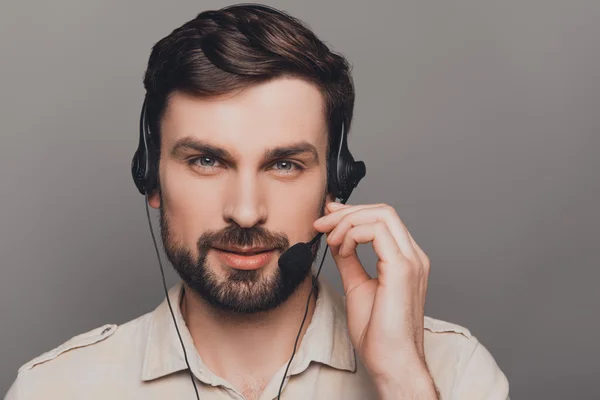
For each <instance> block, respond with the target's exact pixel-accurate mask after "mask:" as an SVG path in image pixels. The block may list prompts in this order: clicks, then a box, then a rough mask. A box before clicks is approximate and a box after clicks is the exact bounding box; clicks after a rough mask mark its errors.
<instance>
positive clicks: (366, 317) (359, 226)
mask: <svg viewBox="0 0 600 400" xmlns="http://www.w3.org/2000/svg"><path fill="white" fill-rule="evenodd" d="M314 228H315V229H316V230H317V231H319V232H326V233H327V243H328V244H329V246H330V247H331V253H332V255H333V258H334V260H335V262H336V264H337V266H338V269H339V271H340V275H341V278H342V282H343V285H344V292H345V294H346V310H347V315H348V330H349V333H350V338H351V340H352V343H353V345H354V347H355V348H356V349H357V351H358V353H359V356H360V358H361V360H362V361H363V363H364V365H365V367H366V368H367V370H368V371H369V373H370V374H371V376H372V378H373V380H374V382H375V384H376V386H377V388H378V390H379V392H380V395H381V397H382V399H411V400H412V399H416V398H419V399H437V398H438V396H437V394H436V389H435V386H434V383H433V380H432V378H431V376H430V374H429V372H428V370H427V365H426V363H425V352H424V348H423V319H424V308H425V295H426V292H427V280H428V277H429V267H430V263H429V258H428V257H427V255H425V253H424V252H423V250H421V248H420V247H419V245H417V243H416V242H415V241H414V239H413V238H412V236H411V235H410V233H409V232H408V230H407V229H406V227H405V226H404V224H403V223H402V221H400V218H399V217H398V214H397V213H396V211H395V210H394V208H393V207H390V206H388V205H385V204H374V205H359V206H351V205H343V204H340V203H329V204H327V209H326V215H325V216H323V217H321V218H319V219H318V220H316V221H315V223H314ZM369 242H371V243H372V245H373V249H374V250H375V253H376V255H377V258H378V261H377V275H378V277H377V278H371V277H370V276H369V274H368V273H367V272H366V271H365V269H364V268H363V266H362V264H361V262H360V260H359V259H358V256H357V254H356V247H357V246H358V244H359V243H369Z"/></svg>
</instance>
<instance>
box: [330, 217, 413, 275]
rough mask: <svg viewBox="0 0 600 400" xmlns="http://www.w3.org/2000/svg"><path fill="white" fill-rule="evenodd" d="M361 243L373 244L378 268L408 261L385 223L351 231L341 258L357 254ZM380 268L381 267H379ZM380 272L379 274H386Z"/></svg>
mask: <svg viewBox="0 0 600 400" xmlns="http://www.w3.org/2000/svg"><path fill="white" fill-rule="evenodd" d="M361 243H363V244H364V243H372V245H373V250H375V254H376V255H377V258H378V259H379V261H380V262H378V263H377V264H378V266H379V265H381V264H383V265H387V264H389V265H394V266H397V265H399V264H401V263H404V262H406V261H407V259H406V257H404V255H403V254H402V252H401V251H400V248H399V247H398V245H397V244H396V241H395V240H394V238H393V237H392V234H391V233H390V231H389V229H388V227H387V225H386V224H385V223H383V222H380V221H379V222H374V223H371V224H363V225H358V226H355V227H353V228H352V229H350V230H349V231H348V232H347V233H346V235H345V237H344V241H343V242H342V245H341V246H340V249H339V254H340V256H341V257H348V256H349V255H352V254H354V253H356V247H357V246H358V244H361ZM378 268H379V267H378ZM385 272H387V271H380V270H378V273H379V274H381V273H385Z"/></svg>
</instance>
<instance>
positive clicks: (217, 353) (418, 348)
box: [149, 78, 437, 399]
mask: <svg viewBox="0 0 600 400" xmlns="http://www.w3.org/2000/svg"><path fill="white" fill-rule="evenodd" d="M323 111H324V102H323V97H322V94H321V93H320V91H319V90H318V88H317V87H315V86H314V85H312V84H310V83H308V82H305V81H303V80H300V79H296V78H280V79H276V80H273V81H270V82H267V83H262V84H259V85H255V86H252V87H249V88H246V89H244V90H242V91H239V92H236V93H232V94H227V95H224V96H219V97H216V98H210V99H207V98H197V97H192V96H190V95H186V94H183V93H174V94H173V95H172V96H171V98H170V100H169V103H168V106H167V109H166V113H165V115H164V117H163V119H162V121H161V162H160V168H159V179H160V183H161V186H160V190H161V196H159V194H158V193H154V194H152V195H151V196H150V197H149V204H150V206H152V207H154V208H159V207H161V198H162V208H163V212H164V213H165V214H166V215H167V216H168V218H169V224H170V229H171V231H172V233H173V235H174V237H175V240H176V241H177V242H178V244H179V245H181V246H184V247H185V248H187V249H189V250H190V251H191V253H192V254H193V256H194V257H197V256H198V254H197V253H198V250H197V248H196V241H197V239H198V237H199V236H200V235H201V234H202V233H203V232H205V231H206V230H215V231H217V230H220V229H223V228H224V227H225V226H227V225H230V224H232V223H235V224H238V225H239V226H240V227H252V226H262V227H264V228H265V229H267V230H269V231H271V232H282V233H285V235H286V236H287V237H288V239H289V242H290V245H292V244H294V243H297V242H301V241H302V242H305V241H308V240H310V239H311V238H312V237H313V236H314V234H315V233H316V232H317V231H321V232H327V233H328V235H327V236H328V242H330V245H331V246H332V254H333V255H334V259H335V261H336V264H337V265H338V268H339V269H340V273H341V276H342V278H343V282H344V290H345V292H346V295H347V297H348V308H347V313H348V321H349V330H350V335H351V338H352V341H353V344H354V345H355V347H356V348H357V351H358V353H359V356H360V357H361V359H362V360H363V362H364V363H365V365H366V366H367V368H368V370H369V371H370V372H371V374H372V376H373V378H374V382H375V383H376V385H377V387H378V389H379V392H380V395H381V397H382V398H385V399H387V398H390V399H391V398H394V399H398V398H407V399H408V398H410V399H413V398H417V397H416V396H417V395H418V396H420V397H418V398H437V397H435V390H434V387H433V384H432V381H431V378H430V376H429V374H428V372H427V368H426V365H425V362H424V357H423V343H422V342H423V318H422V315H423V304H424V297H425V291H426V281H427V278H426V276H427V274H428V269H429V261H428V260H427V258H426V256H424V253H422V251H421V250H420V249H419V250H417V248H418V246H416V243H414V241H412V240H411V238H410V236H409V235H410V234H408V231H406V230H405V228H404V227H403V225H402V224H401V222H400V220H399V218H398V217H397V215H396V214H395V212H392V209H391V208H389V207H385V206H374V205H367V206H344V207H341V208H339V209H335V208H331V207H335V206H329V207H328V208H327V210H326V213H327V215H326V217H324V218H321V219H319V217H320V216H321V215H322V213H321V212H322V209H321V206H322V201H323V196H324V194H325V190H326V183H327V181H326V180H327V177H326V162H325V161H326V152H327V131H326V121H325V117H324V112H323ZM183 142H187V143H192V142H194V143H200V142H202V143H205V144H206V143H208V144H210V145H212V146H216V147H219V148H222V149H224V150H226V151H227V152H228V153H230V158H229V159H228V160H227V162H223V163H219V162H213V161H215V160H204V161H198V160H202V156H203V155H204V154H202V153H201V152H199V151H198V150H195V149H193V148H191V147H190V146H184V148H182V147H181V146H179V150H177V151H173V150H174V149H175V148H176V147H178V146H177V145H178V144H181V143H183ZM297 144H303V145H307V144H308V147H311V146H312V148H313V149H314V151H315V152H316V157H315V156H314V154H313V153H312V152H310V151H306V152H302V153H299V154H295V155H293V156H290V157H287V158H285V159H268V160H265V159H264V154H265V151H266V150H268V149H272V148H274V147H278V146H279V147H286V146H292V145H297ZM190 160H196V161H194V162H190ZM206 161H210V162H206ZM333 200H334V199H333V198H332V197H331V196H327V202H328V203H329V202H332V201H333ZM361 227H362V228H361ZM368 242H371V243H373V245H374V248H375V250H376V253H377V255H378V256H379V258H380V261H379V262H378V272H379V274H380V275H379V279H370V277H368V275H366V272H364V268H363V267H362V265H361V264H360V261H358V258H357V257H356V252H355V249H356V245H357V244H358V243H368ZM411 249H412V250H411ZM278 255H279V254H278ZM278 255H277V256H278ZM277 258H278V257H274V258H273V259H272V260H271V262H270V263H269V264H268V265H266V266H264V267H262V268H261V271H260V272H261V274H262V275H263V276H264V277H269V276H271V275H272V274H274V273H275V272H276V271H277V268H278V265H277ZM207 263H208V265H209V267H210V268H211V270H212V271H213V272H214V273H215V275H216V276H217V277H220V278H222V279H224V277H225V273H226V272H227V271H226V268H227V267H226V266H224V265H222V264H221V263H219V262H218V259H217V258H216V257H215V255H214V254H212V252H211V251H209V253H208V255H207ZM361 270H362V272H360V271H361ZM310 288H311V281H310V276H308V277H307V279H306V280H305V281H304V282H303V283H302V284H301V285H300V286H299V288H298V289H297V290H296V292H295V293H294V294H292V296H291V297H290V298H288V299H287V300H286V301H285V302H284V303H283V304H281V306H280V307H278V308H276V309H274V310H271V311H268V312H259V313H252V314H235V313H231V312H226V311H224V310H220V309H215V308H214V307H212V306H211V305H210V304H208V303H207V302H206V301H205V300H204V299H203V298H202V297H201V296H199V295H198V294H196V293H194V292H193V291H192V290H185V295H184V299H183V303H182V312H183V315H184V318H185V320H186V324H187V327H188V329H189V331H190V334H191V336H192V338H193V339H194V343H195V346H196V348H197V350H198V353H199V354H200V356H201V357H202V359H203V360H204V362H205V363H206V364H207V366H208V368H210V369H211V370H212V371H213V372H215V373H216V374H217V375H219V376H222V377H223V378H224V379H226V380H228V381H229V382H231V383H232V384H233V385H234V386H235V387H237V388H239V389H240V390H241V391H242V392H243V394H244V395H245V396H247V397H248V398H258V395H259V394H260V393H261V392H262V390H263V389H264V387H265V386H266V384H267V383H268V382H269V381H270V380H271V378H272V376H273V374H274V373H275V372H276V371H277V370H278V369H279V368H280V367H281V366H282V365H284V364H285V363H287V361H288V360H289V356H290V354H291V352H292V349H293V345H294V339H295V337H296V334H297V327H298V322H299V321H300V320H301V319H302V316H303V313H304V306H305V304H306V299H307V297H308V294H309V292H310ZM314 306H315V300H314V297H313V298H312V300H311V304H310V308H309V314H308V318H307V323H305V325H304V329H303V331H306V329H307V327H308V325H309V324H310V319H311V318H312V314H313V311H314ZM399 333H400V334H399ZM303 334H304V332H302V336H303ZM390 349H391V350H390ZM265 354H268V355H269V357H265Z"/></svg>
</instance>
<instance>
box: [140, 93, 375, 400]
mask: <svg viewBox="0 0 600 400" xmlns="http://www.w3.org/2000/svg"><path fill="white" fill-rule="evenodd" d="M147 99H148V94H147V93H146V96H145V97H144V102H143V104H142V111H141V114H140V137H139V143H138V147H137V150H136V151H135V154H134V155H133V159H132V160H131V175H132V177H133V182H134V183H135V186H136V187H137V189H138V191H139V192H140V193H141V194H143V195H144V197H145V206H146V216H147V218H148V225H149V227H150V234H151V235H152V241H153V243H154V249H155V251H156V257H157V258H158V263H159V266H160V272H161V276H162V282H163V288H164V292H165V296H166V298H167V304H168V306H169V311H170V312H171V317H172V319H173V323H174V324H175V330H176V331H177V336H178V337H179V342H180V343H181V347H182V349H183V355H184V358H185V363H186V365H187V369H188V372H189V374H190V379H191V380H192V385H193V386H194V391H195V393H196V398H197V399H198V400H199V399H200V396H199V394H198V388H197V387H196V381H195V379H194V375H193V373H192V370H191V368H190V364H189V361H188V357H187V352H186V350H185V345H184V344H183V339H182V338H181V333H180V332H179V327H178V326H177V322H176V319H175V314H174V313H173V307H172V306H171V301H170V299H169V294H168V289H167V283H166V280H165V273H164V269H163V266H162V261H161V258H160V253H159V251H158V245H157V244H156V237H155V235H154V230H153V228H152V222H151V219H150V211H149V209H148V196H149V194H150V193H152V191H153V190H155V188H156V182H157V181H158V180H157V174H158V168H157V166H156V165H151V164H152V162H151V161H150V159H151V156H152V154H153V153H151V151H155V152H159V151H160V149H154V148H152V147H151V143H152V142H151V136H150V133H151V132H150V126H149V122H148V117H147V114H146V111H147ZM333 146H334V147H333V148H337V151H336V153H335V154H336V157H335V158H334V157H328V160H327V163H328V171H329V172H328V174H329V176H331V179H328V181H329V192H330V193H331V194H333V195H334V196H335V197H336V199H339V200H340V202H341V203H343V204H345V203H346V201H348V198H349V197H350V195H351V194H352V191H353V190H354V189H355V188H356V186H357V185H358V183H359V182H360V180H361V179H362V178H364V176H365V175H366V167H365V163H364V162H362V161H354V157H353V156H352V154H351V153H350V150H349V149H348V139H347V135H346V131H345V129H344V123H343V122H342V124H341V133H340V136H339V139H338V140H337V142H336V143H333ZM154 159H158V157H154ZM322 235H323V233H318V234H317V235H316V236H315V237H314V238H313V239H312V240H311V241H310V242H307V243H303V242H301V243H297V244H295V245H293V246H292V247H290V248H289V249H288V250H286V251H285V252H284V253H283V254H282V255H281V256H280V258H279V265H280V266H281V265H285V264H289V265H290V266H292V267H294V266H297V267H301V266H302V265H306V264H305V263H310V262H312V261H311V258H312V251H311V247H312V246H313V245H314V244H315V243H316V241H317V240H319V239H320V238H321V236H322ZM327 248H328V246H326V247H325V250H324V252H323V257H322V258H321V263H320V265H319V268H318V271H317V274H316V276H315V278H314V279H313V285H312V288H311V291H310V293H309V295H308V299H307V301H306V308H305V311H304V317H303V319H302V323H301V325H300V329H299V330H298V334H297V336H296V340H295V343H294V350H293V352H292V355H291V357H290V360H289V361H288V364H287V367H286V369H285V372H284V373H283V378H282V380H281V385H280V386H279V393H278V395H277V399H280V397H281V392H282V390H283V385H284V383H285V378H286V377H287V372H288V370H289V368H290V365H291V363H292V360H293V358H294V355H295V353H296V348H297V345H298V341H299V339H300V334H301V332H302V328H303V326H304V323H305V321H306V317H307V315H308V309H309V305H310V298H311V296H312V294H313V292H314V291H315V289H316V287H317V279H318V277H319V274H320V273H321V267H322V266H323V261H324V260H325V255H326V253H327Z"/></svg>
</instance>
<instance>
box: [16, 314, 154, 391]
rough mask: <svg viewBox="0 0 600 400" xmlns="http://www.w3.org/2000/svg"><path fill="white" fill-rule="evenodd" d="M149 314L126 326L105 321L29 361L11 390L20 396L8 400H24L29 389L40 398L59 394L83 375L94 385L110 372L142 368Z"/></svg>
mask: <svg viewBox="0 0 600 400" xmlns="http://www.w3.org/2000/svg"><path fill="white" fill-rule="evenodd" d="M148 316H149V314H145V315H143V316H141V317H138V318H136V319H134V320H131V321H129V322H127V323H125V324H123V325H117V324H105V325H102V326H100V327H97V328H95V329H92V330H90V331H87V332H84V333H81V334H78V335H76V336H73V337H72V338H70V339H69V340H67V341H65V342H64V343H62V344H60V345H59V346H57V347H55V348H53V349H51V350H49V351H47V352H45V353H43V354H41V355H39V356H37V357H35V358H33V359H32V360H30V361H28V362H26V363H25V364H23V365H22V366H21V367H20V368H19V369H18V372H17V378H16V380H15V381H14V383H13V385H12V387H11V391H10V392H9V393H11V394H12V393H17V392H18V393H19V397H16V396H15V397H9V396H7V399H13V398H14V399H17V398H18V399H21V398H22V397H21V396H23V394H22V393H21V392H24V391H26V392H28V393H27V394H28V396H26V398H38V397H37V395H35V394H37V393H39V394H42V393H46V394H52V395H57V396H58V395H59V394H60V393H62V391H64V390H73V388H74V386H76V385H81V384H82V383H81V382H82V379H79V378H81V377H83V376H85V379H86V381H87V384H92V383H93V382H95V381H98V382H100V381H101V380H102V379H104V378H105V377H106V375H107V373H116V372H117V373H120V372H119V371H128V372H127V373H135V371H136V370H139V368H136V364H139V363H140V362H137V361H136V360H137V359H138V358H139V359H141V357H142V354H143V346H144V345H145V341H144V340H143V338H144V337H145V332H146V328H147V325H148ZM90 379H91V380H90ZM98 382H96V383H98ZM67 388H68V389H67ZM32 391H33V392H32Z"/></svg>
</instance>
